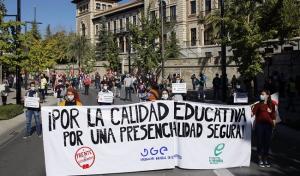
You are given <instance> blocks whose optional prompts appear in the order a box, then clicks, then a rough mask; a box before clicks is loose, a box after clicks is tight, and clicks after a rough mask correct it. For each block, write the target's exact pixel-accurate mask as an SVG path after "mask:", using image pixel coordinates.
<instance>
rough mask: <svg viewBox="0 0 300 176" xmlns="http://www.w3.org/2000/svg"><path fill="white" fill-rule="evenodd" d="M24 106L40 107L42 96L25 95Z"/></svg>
mask: <svg viewBox="0 0 300 176" xmlns="http://www.w3.org/2000/svg"><path fill="white" fill-rule="evenodd" d="M24 106H25V107H26V108H39V107H40V98H38V97H25V98H24Z"/></svg>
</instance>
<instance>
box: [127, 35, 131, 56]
mask: <svg viewBox="0 0 300 176" xmlns="http://www.w3.org/2000/svg"><path fill="white" fill-rule="evenodd" d="M126 51H127V52H128V53H129V52H131V45H130V38H129V37H126Z"/></svg>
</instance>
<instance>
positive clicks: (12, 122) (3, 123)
mask: <svg viewBox="0 0 300 176" xmlns="http://www.w3.org/2000/svg"><path fill="white" fill-rule="evenodd" d="M11 90H12V91H13V92H10V93H9V97H8V99H7V103H8V104H9V103H15V101H16V99H15V95H16V94H15V89H11ZM51 92H52V91H50V90H49V91H48V94H50V96H46V102H45V103H42V106H49V105H50V106H51V105H56V98H55V97H53V96H51ZM24 93H25V90H24V89H22V96H24ZM33 121H34V120H33ZM33 123H35V122H33ZM22 126H24V127H25V109H24V112H23V113H22V114H20V115H18V116H16V117H14V118H12V119H9V120H0V144H2V143H4V142H6V141H7V140H9V139H10V137H12V136H10V135H13V134H14V133H15V130H16V129H18V128H20V127H22Z"/></svg>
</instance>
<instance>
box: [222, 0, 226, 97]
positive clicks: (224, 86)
mask: <svg viewBox="0 0 300 176" xmlns="http://www.w3.org/2000/svg"><path fill="white" fill-rule="evenodd" d="M224 11H225V9H224V0H221V18H222V22H221V39H222V40H221V68H222V101H223V102H226V100H227V76H226V44H225V42H224V39H225V37H226V31H225V22H224Z"/></svg>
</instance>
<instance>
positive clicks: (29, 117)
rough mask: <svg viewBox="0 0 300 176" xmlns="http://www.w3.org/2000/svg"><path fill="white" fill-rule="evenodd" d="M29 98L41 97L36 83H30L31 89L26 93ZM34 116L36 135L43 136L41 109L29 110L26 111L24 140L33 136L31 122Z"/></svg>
mask: <svg viewBox="0 0 300 176" xmlns="http://www.w3.org/2000/svg"><path fill="white" fill-rule="evenodd" d="M25 96H27V97H39V92H38V90H37V89H36V87H35V82H31V83H30V89H29V90H28V91H27V92H26V93H25ZM32 116H34V120H35V124H36V125H35V126H36V133H37V135H38V136H39V137H40V136H41V134H42V129H41V121H40V108H29V107H28V108H27V110H26V131H25V135H24V137H23V138H24V139H26V138H27V137H30V136H31V120H32Z"/></svg>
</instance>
